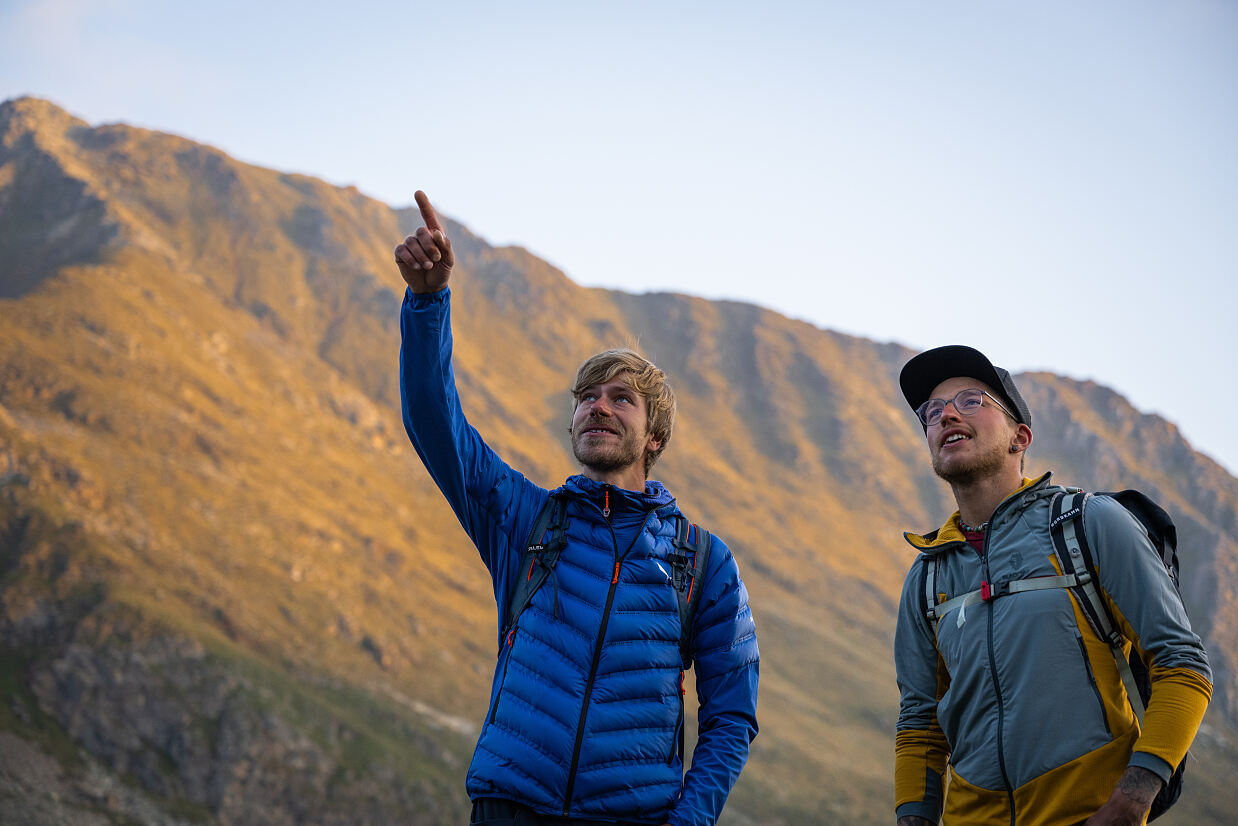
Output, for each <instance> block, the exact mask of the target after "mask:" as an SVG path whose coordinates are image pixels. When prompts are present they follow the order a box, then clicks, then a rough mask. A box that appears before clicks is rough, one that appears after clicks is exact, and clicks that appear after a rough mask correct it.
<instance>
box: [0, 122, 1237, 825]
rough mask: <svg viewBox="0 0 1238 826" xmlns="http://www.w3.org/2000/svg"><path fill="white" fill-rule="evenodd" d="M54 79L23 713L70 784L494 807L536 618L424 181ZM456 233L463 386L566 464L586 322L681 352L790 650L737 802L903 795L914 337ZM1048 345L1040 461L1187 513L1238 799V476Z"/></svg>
mask: <svg viewBox="0 0 1238 826" xmlns="http://www.w3.org/2000/svg"><path fill="white" fill-rule="evenodd" d="M33 100H34V99H23V101H18V102H17V103H14V102H9V103H5V104H2V105H0V136H2V139H0V251H4V252H7V253H8V255H6V256H4V257H3V258H0V260H10V261H19V262H21V264H20V265H19V266H17V267H12V268H7V269H6V270H5V271H4V272H3V274H2V275H0V333H2V335H0V477H2V478H3V481H2V483H0V538H3V542H2V543H0V548H3V551H2V552H0V553H2V554H3V555H2V556H0V641H2V642H0V687H2V688H3V689H4V693H5V695H6V696H5V699H6V703H5V704H4V706H3V707H2V708H0V733H4V734H6V736H8V737H14V738H16V739H18V740H20V741H21V742H22V743H24V744H34V745H33V746H22V747H21V748H22V749H23V750H24V751H29V750H30V749H31V748H33V749H34V750H35V751H36V752H37V753H38V754H40V755H43V756H44V757H46V758H47V759H49V760H51V762H52V763H54V764H55V766H57V767H59V771H60V778H61V779H60V780H59V781H57V782H58V783H59V784H60V786H59V787H58V788H61V790H62V792H63V794H62V795H61V797H62V799H63V800H70V801H75V803H74V806H75V807H76V808H74V809H73V812H75V813H78V814H80V819H79V820H78V821H66V822H92V821H91V820H90V819H89V818H90V817H94V818H96V819H97V821H95V822H104V820H103V818H104V817H105V816H108V815H109V813H110V814H118V813H123V814H124V816H127V817H130V818H131V819H136V820H139V821H140V822H168V823H172V822H182V821H186V822H188V821H195V822H203V821H206V822H220V823H232V822H235V823H242V822H252V821H247V820H246V819H245V818H246V816H247V815H250V816H252V815H253V814H254V813H255V812H256V813H260V814H261V816H262V817H263V818H264V819H266V820H268V821H269V822H272V823H275V822H288V823H294V822H295V823H360V822H383V821H384V819H386V820H391V819H403V820H404V821H405V822H413V823H416V822H424V823H442V822H454V821H458V820H459V819H460V812H461V811H462V809H461V806H462V801H461V799H460V798H461V793H460V788H461V784H462V777H463V772H464V767H465V765H466V764H467V759H468V753H469V751H470V750H471V748H472V742H471V741H472V737H473V732H475V725H476V723H475V721H477V720H479V719H480V717H481V715H482V713H483V712H484V708H485V701H486V684H487V681H488V678H489V673H490V666H491V664H492V657H493V646H494V635H495V623H496V619H497V618H496V617H495V616H494V607H493V599H492V597H491V596H490V593H489V591H490V586H489V581H488V578H487V577H486V575H485V572H484V569H483V568H482V566H481V565H480V564H478V563H477V560H476V555H475V551H473V549H472V548H471V546H470V545H469V544H468V542H467V540H466V539H465V538H464V537H463V535H462V533H461V532H460V530H459V527H458V525H457V523H456V521H455V517H454V516H453V515H452V514H451V513H450V511H449V510H448V509H447V507H446V505H445V503H444V502H443V501H442V498H441V496H440V495H439V494H438V492H437V491H436V490H435V489H434V487H433V485H432V483H431V482H430V481H429V479H428V478H427V477H426V475H425V473H424V471H423V470H422V469H421V467H420V465H419V463H418V462H417V459H416V456H415V455H414V454H413V452H412V450H411V449H410V447H409V446H408V444H407V440H406V438H405V436H404V434H403V433H402V432H401V429H402V427H401V422H400V417H399V413H398V400H399V389H398V386H397V384H396V352H397V349H398V346H399V337H398V326H397V318H398V316H397V312H398V307H399V302H400V297H401V295H402V291H403V285H402V283H401V282H400V280H399V277H398V275H397V274H396V273H395V271H394V266H393V265H392V263H391V261H390V249H391V247H392V246H394V244H395V243H396V242H397V241H398V240H399V239H401V238H403V237H404V235H406V234H407V233H408V232H409V231H411V230H412V229H413V228H414V227H415V225H416V224H415V221H416V213H415V211H413V210H411V209H409V208H402V209H391V208H389V207H387V206H385V205H382V204H380V203H378V202H377V201H373V200H372V199H369V198H366V197H365V196H364V195H361V194H360V193H359V192H357V191H356V190H355V189H350V188H339V187H332V186H329V185H327V184H325V183H322V182H320V181H316V180H314V179H312V178H308V177H306V176H298V175H290V174H287V173H280V172H275V171H272V170H265V169H261V168H259V167H254V166H250V165H247V164H243V163H240V162H238V161H235V160H233V159H232V158H230V157H228V156H227V155H226V154H225V153H223V152H220V151H219V150H216V149H213V148H210V147H206V146H202V145H200V144H195V143H193V142H192V141H188V140H186V139H184V138H179V137H176V136H172V135H166V134H164V133H159V132H151V131H150V130H137V129H133V128H131V127H125V126H123V125H108V126H101V127H90V126H88V125H87V124H85V123H84V122H82V121H80V120H76V119H73V118H72V117H71V116H69V115H68V114H67V113H65V112H63V110H60V109H58V108H57V107H55V106H54V105H52V104H47V103H45V102H37V103H36V102H31V101H33ZM15 112H17V113H18V114H20V117H18V115H17V114H15ZM66 182H67V183H66ZM83 193H88V195H89V197H86V196H85V195H83ZM32 215H34V216H48V217H45V218H40V219H39V220H35V219H33V218H30V217H28V216H32ZM65 222H70V223H69V224H68V226H71V227H73V228H74V229H75V233H74V237H77V234H81V236H82V237H83V238H86V239H89V240H90V243H89V244H84V245H82V246H80V247H76V246H75V247H73V254H72V255H69V253H68V251H66V250H62V249H61V248H60V244H59V241H60V240H61V239H60V238H59V236H56V237H52V236H53V235H54V234H55V233H54V230H55V228H56V227H58V226H61V225H63V224H64V223H65ZM448 232H449V234H450V235H451V237H452V238H453V245H454V247H455V249H456V252H457V256H458V260H459V264H458V273H457V274H456V275H454V276H453V287H452V290H453V315H454V319H453V324H454V331H455V334H456V351H455V357H454V367H455V371H456V375H457V380H458V384H459V387H460V395H461V399H462V403H463V404H464V408H465V410H466V412H467V413H468V415H469V417H470V419H471V420H472V421H473V423H474V424H475V425H476V426H477V427H478V428H479V430H481V431H482V432H483V434H484V435H485V437H486V438H487V440H488V441H489V442H490V444H491V445H492V446H493V447H495V449H496V450H497V451H498V452H499V453H500V455H502V456H504V458H505V459H507V461H509V462H510V463H511V464H512V465H513V466H515V467H518V468H520V469H521V470H522V471H524V472H525V473H526V474H527V475H529V477H530V478H532V479H533V480H535V481H536V482H538V483H539V484H542V485H545V486H555V485H557V484H558V483H559V482H560V481H561V480H562V479H563V477H564V476H566V475H568V474H569V473H571V472H573V470H574V468H573V463H572V461H571V454H570V450H569V446H568V439H567V434H566V431H565V428H566V424H567V421H568V414H569V412H570V402H569V396H568V393H567V384H568V382H569V381H570V378H571V375H572V374H573V372H574V369H575V367H576V365H577V363H578V361H579V360H580V358H582V357H583V356H584V355H587V354H588V353H590V352H594V351H596V350H599V349H602V348H603V347H606V346H612V345H614V344H636V345H639V346H640V347H641V348H642V349H643V350H644V351H645V352H646V353H647V354H648V355H650V357H651V358H653V359H654V360H655V361H656V362H658V363H659V364H660V365H661V366H662V367H663V368H664V369H666V370H667V371H668V373H669V374H670V375H671V376H672V380H673V381H674V383H675V386H676V389H677V391H678V393H679V395H680V416H679V423H678V425H677V429H676V432H675V435H674V438H673V440H672V444H671V447H670V448H669V450H668V452H667V454H666V456H665V458H664V459H663V460H662V461H661V462H660V463H659V465H658V466H657V471H658V474H659V475H660V478H661V479H662V480H663V481H664V482H665V483H666V484H667V485H668V487H669V488H670V489H671V490H672V491H675V492H676V493H677V495H679V496H680V497H681V501H682V502H683V507H684V509H685V511H686V512H687V513H688V514H689V515H690V516H691V518H693V519H694V520H695V521H699V522H702V523H703V524H706V525H708V526H709V527H710V528H711V529H713V530H715V531H716V532H718V533H719V534H720V535H721V536H723V537H725V538H726V540H727V542H728V544H729V545H730V546H731V547H732V549H733V550H734V552H735V554H736V557H737V559H738V560H739V562H740V565H741V570H742V571H743V573H744V576H745V579H746V581H747V582H748V585H749V590H750V593H751V594H752V599H753V608H754V614H755V615H756V616H757V619H758V625H759V627H760V633H761V642H762V648H763V654H764V655H765V656H764V657H763V659H764V660H765V668H763V680H762V683H763V684H762V704H761V709H762V711H761V714H762V734H761V736H760V737H758V738H757V741H756V742H755V744H754V751H753V758H752V761H751V762H750V765H749V769H748V770H747V771H746V772H745V774H744V777H743V778H742V779H741V781H740V784H739V785H738V786H737V788H736V791H735V794H734V796H733V800H732V803H731V804H730V806H729V807H728V812H727V815H726V816H725V818H724V821H723V822H724V823H731V824H743V823H763V824H765V823H769V824H776V823H787V824H791V823H819V822H851V823H877V822H879V821H881V822H884V821H887V820H888V815H889V806H890V800H891V794H892V792H891V788H890V785H891V780H890V771H891V759H890V755H891V753H892V751H891V749H892V739H893V736H892V731H893V723H894V719H895V716H896V714H897V692H896V690H895V687H894V684H893V672H892V667H891V665H890V662H889V657H890V645H891V642H892V627H893V623H892V617H893V612H894V609H895V607H896V604H897V598H898V591H899V587H900V585H901V582H902V576H903V573H904V572H905V570H906V567H907V565H908V564H909V563H910V561H911V559H912V558H913V556H914V552H913V551H912V550H911V549H910V547H908V546H907V545H906V544H905V543H903V541H902V539H901V536H900V531H902V530H904V529H908V528H910V529H915V530H924V529H930V528H933V527H936V526H937V524H939V523H940V522H941V521H942V519H944V517H945V516H946V515H947V514H948V513H949V512H950V511H952V510H953V505H952V504H951V502H952V500H951V499H950V497H949V493H948V490H947V489H945V488H944V486H942V485H941V484H940V483H939V482H937V481H936V480H935V479H934V478H933V477H932V475H931V472H929V471H928V469H927V462H926V461H925V458H926V457H925V456H924V446H923V441H922V437H921V435H920V433H919V431H918V430H917V428H916V426H915V422H914V418H913V417H912V416H911V414H910V413H909V412H908V411H906V409H905V405H903V403H902V401H901V397H900V396H899V395H898V391H897V372H898V369H899V367H900V366H901V364H902V362H903V361H904V360H905V359H906V358H907V357H908V356H909V355H910V351H909V350H907V349H906V348H903V347H901V346H900V345H897V344H894V343H874V342H869V341H866V340H864V339H860V338H857V337H853V336H847V335H845V334H841V333H834V332H830V331H825V330H821V329H819V328H816V327H814V326H813V325H811V324H809V323H807V322H803V321H794V320H789V319H786V318H784V317H783V316H781V315H779V314H778V313H776V312H774V311H772V310H768V309H764V308H760V307H756V306H754V305H748V304H743V303H740V302H731V301H708V300H706V299H702V298H696V297H692V296H686V295H680V294H673V293H646V294H639V295H636V294H626V293H616V292H612V291H607V290H601V289H587V288H583V287H580V286H578V285H576V284H574V283H573V282H572V281H571V280H570V279H569V278H568V277H567V276H566V275H565V274H564V273H562V272H561V271H559V270H557V269H556V268H554V267H553V266H551V265H549V264H547V263H546V262H544V261H541V260H540V259H537V258H536V257H535V256H533V255H531V254H530V253H529V252H528V251H526V250H523V249H521V248H519V247H501V248H496V247H492V246H490V245H488V244H486V243H485V242H484V241H483V240H482V239H480V238H478V237H477V236H476V235H474V234H472V233H471V232H469V231H468V230H467V229H466V228H465V227H464V226H463V225H462V224H460V223H458V222H456V221H454V220H451V221H449V222H448ZM1020 382H1021V387H1023V388H1024V389H1025V395H1026V396H1027V397H1028V401H1029V404H1030V405H1031V406H1032V407H1033V409H1034V410H1035V411H1036V417H1037V425H1038V427H1037V441H1036V443H1035V445H1034V446H1033V450H1032V453H1031V455H1030V456H1029V472H1039V471H1041V470H1046V469H1048V468H1050V467H1053V468H1055V469H1056V470H1057V471H1059V473H1058V478H1060V479H1062V480H1063V481H1066V482H1068V483H1071V484H1080V485H1083V486H1085V487H1089V488H1105V489H1111V488H1113V487H1116V486H1117V484H1118V482H1119V481H1120V482H1121V485H1122V486H1132V487H1139V488H1140V489H1143V490H1145V491H1147V492H1148V493H1149V494H1151V495H1154V497H1156V498H1158V499H1160V500H1161V501H1162V502H1163V503H1165V504H1166V505H1167V506H1168V507H1170V509H1171V510H1172V511H1173V512H1174V514H1175V517H1176V518H1177V519H1178V521H1179V525H1180V530H1181V534H1182V545H1183V551H1182V554H1183V560H1184V586H1183V592H1184V595H1185V597H1186V600H1187V602H1188V605H1189V606H1190V607H1191V610H1192V617H1193V618H1194V619H1195V622H1196V626H1197V629H1198V630H1200V632H1201V634H1202V635H1203V636H1204V637H1205V639H1206V640H1207V641H1208V644H1209V648H1210V652H1211V653H1212V654H1213V664H1214V667H1215V668H1216V671H1217V692H1216V694H1215V696H1214V701H1213V706H1212V708H1211V709H1210V711H1209V717H1208V718H1207V724H1208V731H1207V733H1206V735H1201V738H1200V741H1199V742H1198V744H1197V752H1199V753H1202V754H1204V755H1205V759H1204V760H1199V761H1195V762H1199V763H1201V764H1202V765H1199V766H1193V768H1192V775H1193V776H1192V778H1191V779H1190V780H1188V783H1189V784H1195V785H1194V786H1191V785H1188V792H1187V798H1186V799H1185V801H1184V803H1183V804H1182V806H1181V807H1180V808H1179V809H1178V810H1175V813H1174V814H1173V815H1170V816H1167V818H1166V820H1165V821H1164V822H1167V823H1172V822H1174V821H1171V820H1170V817H1174V816H1176V817H1178V818H1179V819H1178V820H1177V821H1176V822H1181V823H1188V822H1189V823H1203V822H1215V823H1222V822H1225V820H1224V815H1222V814H1220V813H1221V812H1228V811H1232V808H1233V806H1232V804H1233V803H1234V802H1238V801H1235V798H1234V795H1235V792H1233V791H1232V790H1230V789H1229V788H1228V784H1227V782H1226V781H1225V777H1226V776H1227V774H1226V772H1227V771H1230V770H1232V769H1238V757H1235V752H1234V748H1233V743H1234V742H1235V739H1234V738H1235V720H1236V719H1238V706H1236V701H1238V691H1235V680H1236V676H1235V673H1234V667H1233V663H1234V661H1235V657H1236V656H1238V637H1236V636H1235V632H1234V631H1232V630H1230V629H1238V585H1236V583H1238V547H1236V546H1235V544H1234V539H1233V537H1234V536H1235V531H1234V530H1233V529H1234V528H1235V527H1238V481H1235V480H1234V478H1233V477H1231V476H1229V475H1228V474H1227V473H1225V472H1224V470H1223V469H1222V468H1221V467H1220V466H1219V465H1217V464H1216V463H1215V462H1214V461H1212V460H1211V459H1208V458H1207V457H1203V456H1201V455H1200V454H1198V453H1196V452H1194V451H1193V450H1191V449H1190V447H1189V445H1188V444H1187V443H1186V441H1185V440H1184V439H1183V438H1182V436H1181V433H1180V432H1179V431H1178V430H1177V428H1176V426H1174V425H1172V424H1171V423H1168V422H1166V421H1165V420H1163V419H1161V418H1159V417H1156V416H1150V415H1148V414H1141V413H1139V412H1138V411H1136V410H1135V409H1134V408H1133V407H1132V406H1131V405H1130V404H1129V403H1128V402H1126V401H1125V400H1123V399H1122V398H1121V397H1120V395H1118V394H1117V393H1115V392H1114V391H1112V390H1110V389H1108V388H1105V387H1103V386H1102V385H1099V384H1095V383H1088V382H1078V381H1074V380H1071V379H1065V378H1062V377H1058V376H1053V375H1051V374H1045V373H1029V374H1023V375H1021V376H1020ZM6 466H7V469H6ZM130 695H132V696H134V697H140V698H141V700H142V701H141V703H138V702H135V701H133V700H132V699H131V697H130ZM690 705H691V704H690ZM392 732H396V733H398V736H392ZM26 762H28V763H29V762H31V761H26ZM35 762H37V761H35ZM43 765H45V766H46V767H47V768H48V771H51V772H53V773H54V769H52V768H51V765H50V764H46V763H44V764H43ZM1196 769H1198V771H1196ZM23 778H26V775H25V774H23V773H22V770H21V767H14V766H13V764H12V763H11V762H8V761H5V760H4V759H3V758H0V806H5V805H9V804H10V803H13V802H16V804H17V805H21V806H22V807H23V808H24V809H28V810H29V811H31V812H39V811H45V810H46V811H49V812H52V813H53V814H54V815H55V816H61V815H63V813H64V812H65V811H66V808H65V807H64V806H60V808H56V806H57V804H56V803H55V802H53V801H49V799H48V797H47V796H46V795H44V794H43V793H42V791H41V790H40V789H39V788H38V787H37V785H33V786H32V785H31V782H29V781H28V780H26V779H23ZM100 778H105V779H106V780H107V781H108V782H106V783H105V782H104V781H103V780H100ZM822 778H829V779H830V782H828V783H823V782H822ZM104 787H106V788H110V789H113V790H115V791H114V792H113V793H112V797H108V795H107V794H103V793H101V792H98V789H99V788H104ZM160 818H163V819H162V820H160ZM367 818H368V820H367ZM1184 818H1185V819H1184ZM1209 818H1213V819H1209ZM453 819H454V820H453ZM47 822H57V821H55V820H48V821H47Z"/></svg>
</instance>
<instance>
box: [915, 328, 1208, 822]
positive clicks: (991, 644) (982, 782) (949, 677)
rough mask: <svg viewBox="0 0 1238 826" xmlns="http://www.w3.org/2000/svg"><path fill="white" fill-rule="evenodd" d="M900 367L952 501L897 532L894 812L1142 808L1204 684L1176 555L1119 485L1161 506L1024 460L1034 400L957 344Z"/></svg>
mask: <svg viewBox="0 0 1238 826" xmlns="http://www.w3.org/2000/svg"><path fill="white" fill-rule="evenodd" d="M900 384H901V386H902V390H903V395H904V397H905V398H906V400H907V404H908V405H909V406H910V407H911V409H912V410H914V411H915V412H916V415H917V416H918V417H919V419H920V426H921V427H922V428H923V429H924V435H925V438H926V440H927V443H928V450H929V455H930V457H931V459H932V464H933V471H934V472H935V473H936V474H937V475H938V476H940V477H941V478H942V479H944V480H945V481H946V482H947V483H949V485H950V488H951V490H952V492H953V493H954V498H955V501H956V503H957V504H958V510H957V511H955V512H954V514H953V515H951V516H950V518H949V519H947V520H946V522H945V524H944V525H943V526H942V527H941V528H939V529H937V530H935V531H932V532H931V533H928V534H925V535H923V536H921V535H918V534H913V533H908V534H905V536H906V538H907V541H908V542H910V543H911V545H912V546H913V547H915V548H916V549H917V550H918V551H920V555H919V556H918V557H917V559H916V561H915V562H914V563H913V564H912V566H911V571H910V572H909V573H908V575H907V579H906V583H905V585H904V586H903V593H902V598H901V601H900V605H899V614H898V625H897V628H896V631H895V636H894V664H895V669H896V671H897V674H898V685H899V690H900V694H901V706H900V709H899V717H898V727H897V734H896V739H895V778H894V793H895V816H896V818H897V822H898V824H899V826H935V824H937V823H938V820H939V818H942V822H944V823H945V824H947V826H978V824H993V825H994V826H1009V825H1010V824H1018V826H1078V824H1084V823H1086V824H1087V826H1115V824H1120V825H1122V826H1137V825H1138V824H1142V823H1143V822H1144V821H1145V819H1146V818H1147V817H1148V814H1149V812H1150V811H1152V807H1153V802H1154V800H1155V799H1156V797H1157V795H1158V792H1159V791H1160V790H1161V788H1162V786H1164V785H1165V784H1166V783H1167V782H1169V781H1170V779H1171V776H1173V774H1174V769H1175V767H1176V766H1178V764H1179V763H1180V762H1181V761H1182V759H1183V756H1184V755H1185V754H1186V750H1187V747H1188V746H1190V744H1191V740H1192V738H1194V736H1195V732H1196V730H1197V729H1198V728H1199V723H1200V720H1201V719H1202V717H1203V714H1204V710H1205V709H1206V708H1207V706H1208V700H1209V698H1210V696H1211V693H1212V683H1211V676H1212V675H1211V672H1210V671H1209V667H1208V658H1207V656H1206V654H1205V653H1204V649H1203V646H1202V645H1201V644H1200V641H1199V637H1198V636H1196V635H1195V633H1194V632H1193V631H1192V630H1191V624H1190V621H1189V620H1188V619H1187V616H1186V610H1185V609H1184V608H1183V606H1182V601H1181V600H1180V599H1179V598H1178V593H1177V590H1176V588H1175V586H1174V583H1173V580H1172V578H1171V573H1170V570H1171V569H1173V567H1174V566H1173V565H1172V564H1170V565H1168V566H1167V565H1166V564H1165V561H1164V558H1163V557H1162V555H1161V553H1160V552H1158V550H1157V548H1156V547H1155V546H1154V544H1153V542H1152V540H1151V538H1150V536H1151V533H1150V531H1149V529H1148V528H1147V527H1145V522H1143V521H1141V520H1140V519H1137V518H1136V516H1135V515H1133V512H1134V511H1132V510H1129V509H1128V505H1126V504H1125V503H1128V502H1135V501H1136V500H1138V501H1142V502H1145V503H1146V504H1147V506H1150V508H1149V511H1140V512H1143V513H1147V512H1150V510H1151V509H1155V510H1157V511H1159V508H1157V506H1155V505H1154V504H1152V503H1150V502H1147V500H1146V499H1144V498H1143V497H1142V496H1141V495H1139V494H1136V493H1134V492H1133V491H1124V492H1122V493H1120V494H1096V495H1091V494H1084V493H1082V492H1081V491H1078V490H1077V489H1068V488H1063V487H1061V486H1059V485H1054V484H1051V483H1050V480H1049V477H1050V474H1048V473H1046V474H1044V475H1043V476H1041V477H1040V478H1039V479H1029V478H1025V477H1024V476H1023V457H1024V455H1025V453H1026V451H1027V449H1028V447H1030V446H1031V444H1032V427H1031V424H1032V414H1031V411H1030V410H1029V409H1028V406H1027V404H1026V402H1024V400H1023V396H1022V395H1021V394H1020V393H1019V389H1018V387H1016V386H1015V382H1014V379H1013V378H1012V377H1011V376H1010V373H1009V372H1007V371H1006V370H1003V369H1002V368H1000V367H996V366H994V365H993V364H992V363H991V362H990V361H989V360H988V358H987V357H985V356H984V355H983V354H982V353H980V352H979V351H977V350H974V349H973V348H971V347H966V346H963V345H950V346H946V347H938V348H935V349H933V350H928V351H927V352H924V353H921V354H919V355H918V356H916V357H914V358H912V359H911V360H910V361H908V362H907V364H906V365H904V367H903V370H902V373H901V374H900ZM1139 510H1140V509H1139V508H1136V509H1135V511H1139ZM1145 518H1146V517H1145ZM1167 520H1168V517H1167V516H1165V521H1166V522H1167ZM1146 524H1149V525H1153V526H1154V527H1155V521H1154V520H1149V521H1148V522H1147V523H1146ZM1161 524H1164V523H1161ZM1094 628H1096V629H1097V630H1094ZM1105 629H1107V633H1104V634H1102V632H1103V631H1105ZM1131 656H1135V657H1136V658H1137V660H1139V661H1141V662H1143V663H1146V664H1147V666H1148V670H1149V672H1150V674H1151V694H1150V699H1149V700H1148V702H1147V706H1146V711H1145V708H1144V703H1143V698H1142V691H1141V690H1139V689H1138V687H1137V685H1136V681H1135V679H1134V677H1133V674H1132V670H1131V666H1130V665H1127V662H1128V659H1129V658H1130V657H1131ZM947 763H948V764H949V766H950V778H949V783H948V785H947V783H946V765H947ZM1165 802H1166V801H1163V800H1162V804H1161V805H1164V804H1165Z"/></svg>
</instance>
